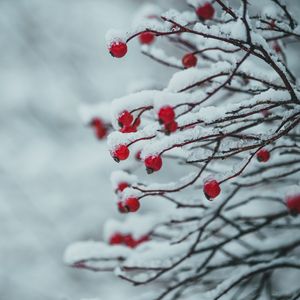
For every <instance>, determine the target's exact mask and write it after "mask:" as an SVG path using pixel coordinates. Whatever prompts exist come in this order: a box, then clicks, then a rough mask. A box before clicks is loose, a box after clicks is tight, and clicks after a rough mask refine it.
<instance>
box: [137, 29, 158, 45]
mask: <svg viewBox="0 0 300 300" xmlns="http://www.w3.org/2000/svg"><path fill="white" fill-rule="evenodd" d="M139 40H140V43H141V44H145V45H150V44H152V43H153V42H154V40H155V35H154V33H152V32H150V31H145V32H142V33H141V34H140V35H139Z"/></svg>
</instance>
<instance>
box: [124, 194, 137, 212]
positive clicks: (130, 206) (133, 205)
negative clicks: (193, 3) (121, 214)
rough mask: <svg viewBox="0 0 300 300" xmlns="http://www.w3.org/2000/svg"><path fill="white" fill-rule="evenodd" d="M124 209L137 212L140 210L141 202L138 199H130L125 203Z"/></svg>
mask: <svg viewBox="0 0 300 300" xmlns="http://www.w3.org/2000/svg"><path fill="white" fill-rule="evenodd" d="M124 207H125V208H126V209H127V211H128V212H136V211H137V210H138V209H139V208H140V201H139V199H138V198H136V197H129V198H127V199H126V200H125V201H124Z"/></svg>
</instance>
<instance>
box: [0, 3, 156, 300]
mask: <svg viewBox="0 0 300 300" xmlns="http://www.w3.org/2000/svg"><path fill="white" fill-rule="evenodd" d="M141 2H142V1H130V0H126V1H124V0H0V49H1V51H0V53H1V55H0V114H1V118H0V140H1V147H0V197H1V199H0V266H1V268H0V299H3V300H4V299H5V300H6V299H10V300H17V299H18V300H20V299H22V300H27V299H28V300H29V299H30V300H33V299H43V300H48V299H72V300H75V299H81V298H89V297H90V298H93V297H99V299H120V295H121V293H122V299H127V297H126V295H128V294H129V292H130V288H129V287H128V289H125V287H124V289H122V287H123V286H126V287H127V286H128V285H124V284H122V282H121V281H120V280H118V279H116V278H115V277H113V275H107V274H95V273H93V274H92V273H90V272H87V271H81V270H75V269H70V268H68V267H67V266H65V265H64V264H63V261H62V257H63V252H64V250H65V248H66V247H67V245H69V244H70V243H71V242H74V241H77V240H85V239H89V238H91V239H96V240H99V239H101V237H102V224H103V222H104V221H105V219H106V218H107V217H110V216H113V215H117V213H116V209H115V206H114V204H113V202H112V199H113V197H114V196H113V193H112V190H111V185H110V181H109V176H110V173H111V170H112V169H113V168H115V167H116V164H115V163H114V162H113V160H112V159H111V157H110V155H109V154H108V151H107V149H106V142H105V141H104V142H102V143H99V142H98V141H97V140H96V139H95V138H94V136H93V133H92V131H91V130H90V129H89V128H85V127H84V126H83V125H82V123H81V120H80V119H79V116H78V106H79V104H80V103H83V102H99V101H110V100H111V99H113V98H114V97H118V96H121V95H123V94H124V93H125V92H126V88H127V86H128V84H129V82H130V81H132V80H134V79H136V78H141V77H146V76H147V75H149V74H150V76H151V72H152V71H151V68H150V66H151V63H150V61H149V60H147V61H146V59H145V58H144V57H142V55H141V54H140V52H139V49H138V46H137V44H136V43H135V42H134V43H132V44H131V49H130V52H129V53H128V55H127V56H126V59H122V60H116V59H112V58H111V56H110V55H109V54H108V52H107V50H106V47H105V37H104V36H105V33H106V31H107V30H108V29H109V28H112V27H113V28H125V27H126V26H128V27H129V26H130V22H131V20H132V17H133V15H134V13H135V11H136V9H137V7H138V6H139V5H140V4H141ZM143 64H144V65H145V68H142V67H141V66H143ZM107 283H109V285H108V284H107ZM113 284H116V285H117V286H118V289H114V288H113Z"/></svg>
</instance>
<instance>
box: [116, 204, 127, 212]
mask: <svg viewBox="0 0 300 300" xmlns="http://www.w3.org/2000/svg"><path fill="white" fill-rule="evenodd" d="M117 205H118V210H119V212H120V213H121V214H125V213H128V210H127V208H126V207H125V206H124V203H123V202H122V201H119V202H118V203H117Z"/></svg>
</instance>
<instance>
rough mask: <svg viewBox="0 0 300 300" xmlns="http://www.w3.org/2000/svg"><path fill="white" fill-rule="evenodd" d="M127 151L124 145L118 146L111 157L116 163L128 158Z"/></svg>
mask: <svg viewBox="0 0 300 300" xmlns="http://www.w3.org/2000/svg"><path fill="white" fill-rule="evenodd" d="M129 153H130V152H129V149H128V147H127V146H126V145H122V144H121V145H118V146H117V147H116V148H115V150H114V151H113V152H112V157H113V159H114V160H115V161H116V162H119V161H120V160H125V159H127V158H128V156H129Z"/></svg>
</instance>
